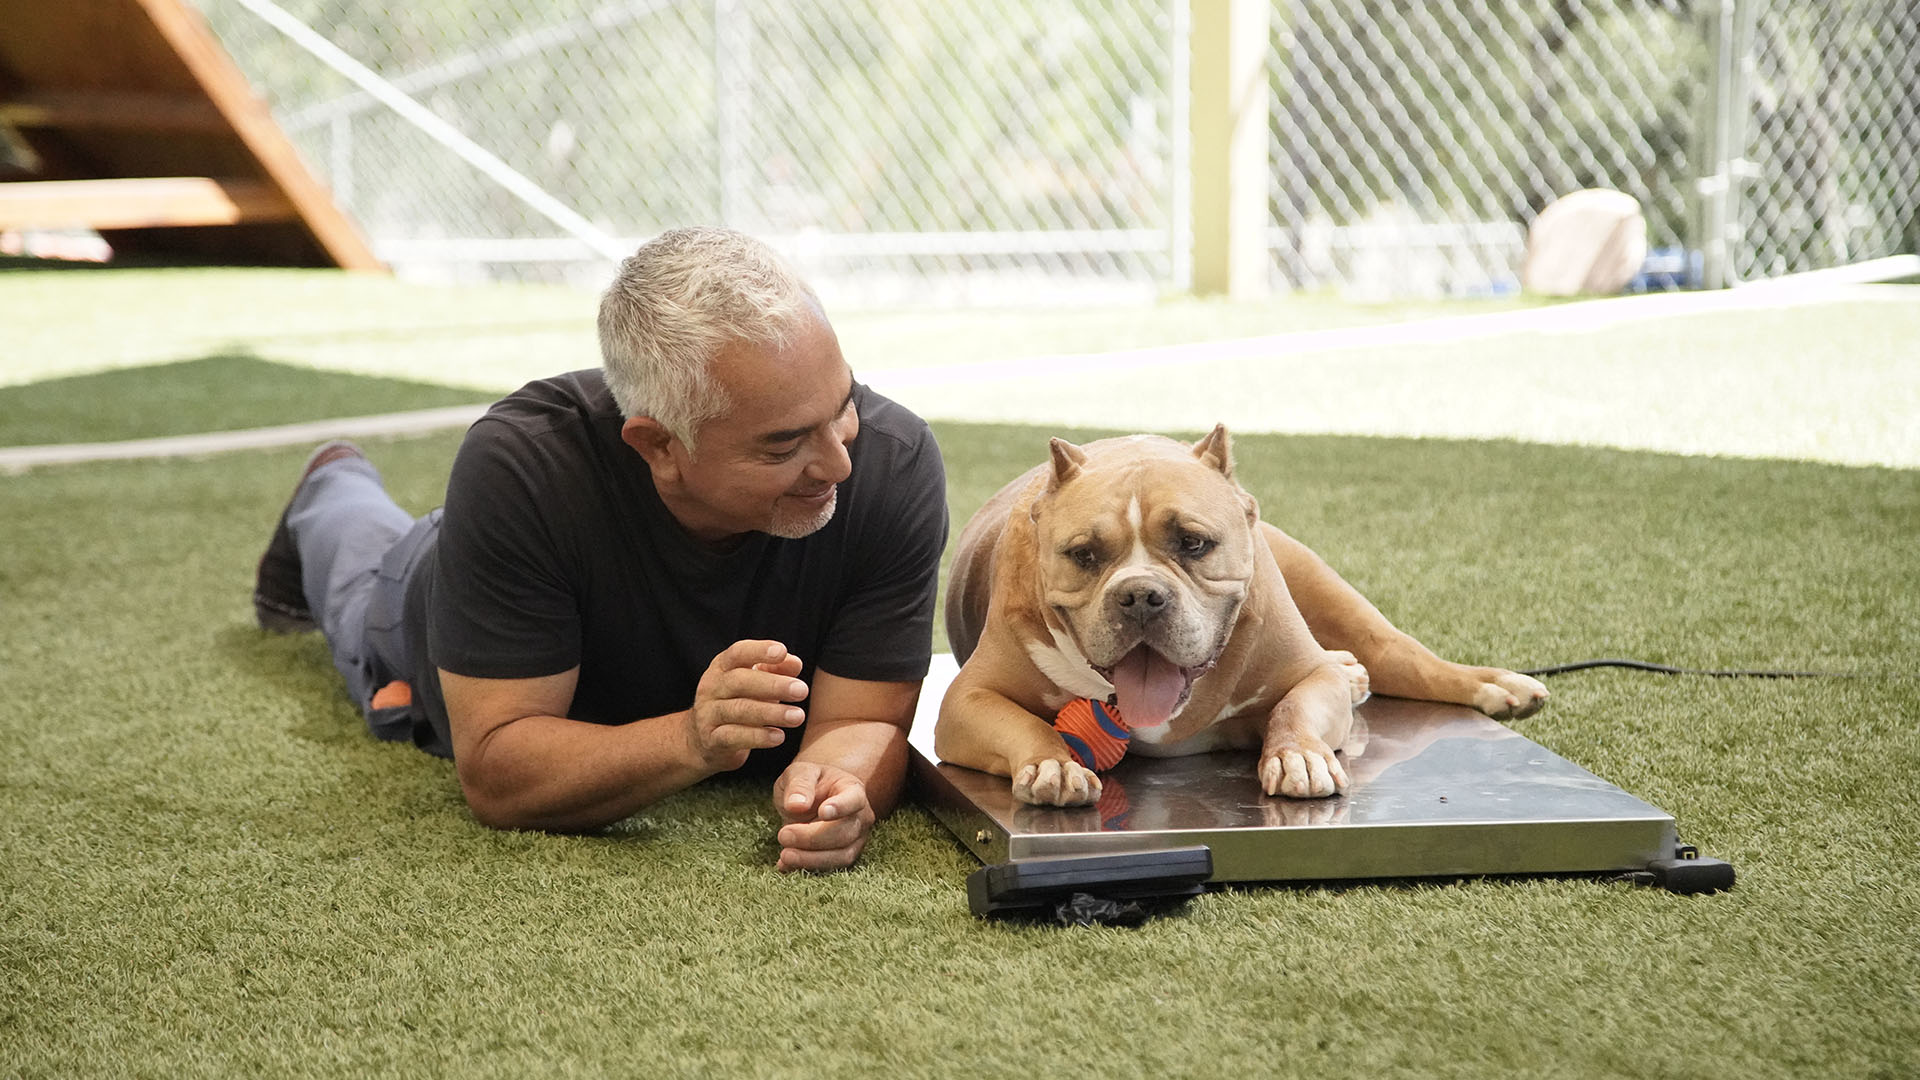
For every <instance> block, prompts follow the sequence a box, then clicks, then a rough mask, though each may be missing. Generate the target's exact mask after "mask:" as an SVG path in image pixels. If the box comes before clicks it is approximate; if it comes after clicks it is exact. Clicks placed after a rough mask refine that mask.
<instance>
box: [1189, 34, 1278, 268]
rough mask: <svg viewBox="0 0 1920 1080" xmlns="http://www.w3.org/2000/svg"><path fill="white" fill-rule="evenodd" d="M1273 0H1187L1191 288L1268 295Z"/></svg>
mask: <svg viewBox="0 0 1920 1080" xmlns="http://www.w3.org/2000/svg"><path fill="white" fill-rule="evenodd" d="M1271 5H1272V0H1192V7H1191V12H1192V14H1191V19H1192V21H1191V23H1190V27H1191V30H1190V38H1189V40H1190V42H1191V43H1192V44H1191V48H1192V52H1191V56H1192V68H1191V70H1192V78H1191V82H1190V85H1191V87H1192V98H1191V111H1190V117H1189V125H1190V130H1191V131H1192V139H1193V142H1192V151H1191V161H1192V176H1193V187H1192V201H1193V233H1192V236H1193V291H1194V293H1195V294H1197V295H1200V296H1210V295H1211V296H1221V295H1224V296H1229V297H1232V298H1234V299H1251V298H1257V297H1261V296H1265V295H1266V293H1267V273H1268V270H1267V263H1268V260H1267V244H1266V232H1267V168H1268V165H1267V36H1268V30H1269V26H1270V25H1271V24H1270V21H1269V20H1270V19H1271V15H1270V12H1271Z"/></svg>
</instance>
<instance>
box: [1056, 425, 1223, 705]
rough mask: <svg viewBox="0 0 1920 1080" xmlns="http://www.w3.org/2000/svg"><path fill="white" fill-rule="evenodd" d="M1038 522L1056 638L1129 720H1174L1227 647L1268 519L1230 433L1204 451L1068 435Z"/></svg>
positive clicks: (1217, 436) (1059, 444) (1215, 437)
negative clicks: (1082, 442)
mask: <svg viewBox="0 0 1920 1080" xmlns="http://www.w3.org/2000/svg"><path fill="white" fill-rule="evenodd" d="M1033 516H1034V525H1035V537H1036V540H1037V543H1038V552H1037V554H1038V557H1039V562H1040V578H1041V588H1042V594H1043V599H1044V600H1045V603H1046V605H1047V617H1048V621H1049V623H1050V624H1053V625H1054V628H1055V631H1056V639H1057V638H1058V637H1059V633H1060V631H1062V630H1064V632H1065V635H1066V637H1067V638H1069V639H1070V642H1071V645H1072V646H1074V647H1077V648H1078V650H1079V651H1080V653H1081V654H1082V655H1083V656H1084V657H1085V659H1086V661H1087V663H1088V664H1089V665H1090V666H1091V667H1092V668H1093V670H1094V671H1095V672H1096V673H1097V674H1098V675H1099V677H1100V678H1101V679H1103V680H1105V681H1106V682H1108V683H1109V684H1111V685H1112V687H1113V693H1114V694H1115V696H1116V698H1117V704H1118V705H1119V709H1120V713H1121V715H1122V716H1123V717H1125V718H1126V721H1127V723H1128V724H1129V726H1131V727H1134V728H1137V729H1152V728H1156V727H1158V726H1160V725H1161V724H1164V723H1166V722H1167V721H1168V720H1169V719H1171V718H1172V717H1173V716H1174V715H1175V714H1176V713H1178V712H1179V710H1180V709H1181V707H1182V706H1184V705H1185V704H1186V702H1187V698H1188V697H1189V695H1190V694H1191V692H1192V690H1193V682H1194V680H1195V679H1197V678H1199V677H1200V676H1201V675H1203V674H1205V673H1206V671H1207V670H1208V669H1209V668H1211V667H1212V666H1213V663H1214V661H1216V660H1217V659H1219V656H1220V653H1221V652H1222V651H1223V650H1224V649H1225V648H1226V645H1227V640H1228V638H1229V637H1230V636H1231V635H1232V632H1233V626H1234V622H1235V620H1236V619H1237V618H1238V617H1239V613H1240V607H1241V604H1242V603H1243V602H1244V601H1245V600H1246V597H1247V589H1248V584H1249V582H1250V580H1251V579H1252V576H1253V569H1254V545H1255V543H1256V535H1255V532H1254V529H1255V525H1256V522H1257V521H1258V517H1259V511H1258V507H1257V506H1256V505H1255V503H1254V500H1253V497H1252V496H1251V495H1248V494H1247V493H1246V492H1245V491H1243V490H1241V488H1240V486H1239V485H1238V484H1236V483H1235V482H1234V481H1233V478H1232V459H1231V455H1230V452H1229V449H1228V446H1227V436H1226V432H1225V430H1224V429H1215V431H1214V433H1213V434H1212V435H1209V436H1208V437H1207V438H1206V439H1203V440H1201V442H1200V443H1199V444H1198V445H1196V446H1194V447H1192V448H1188V447H1186V446H1183V445H1181V444H1179V443H1176V442H1173V441H1172V440H1169V439H1162V438H1158V437H1153V436H1136V437H1134V438H1132V439H1127V440H1115V442H1114V443H1102V444H1095V445H1094V446H1092V447H1089V448H1088V449H1087V450H1082V449H1081V448H1079V447H1076V446H1074V445H1073V444H1071V443H1067V442H1064V441H1062V440H1059V439H1056V440H1054V445H1053V475H1052V477H1050V478H1049V481H1048V490H1047V491H1046V493H1045V494H1043V495H1042V496H1041V497H1040V498H1039V499H1037V500H1036V501H1035V502H1034V505H1033ZM1062 644H1063V645H1064V644H1066V643H1064V642H1063V643H1062Z"/></svg>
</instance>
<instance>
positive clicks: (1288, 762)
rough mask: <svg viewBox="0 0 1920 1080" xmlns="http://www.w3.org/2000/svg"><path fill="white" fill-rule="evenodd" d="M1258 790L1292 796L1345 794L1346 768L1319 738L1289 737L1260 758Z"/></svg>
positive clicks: (1296, 797)
mask: <svg viewBox="0 0 1920 1080" xmlns="http://www.w3.org/2000/svg"><path fill="white" fill-rule="evenodd" d="M1260 790H1262V791H1265V792H1266V793H1267V794H1269V795H1285V796H1287V797H1288V798H1293V799H1319V798H1324V797H1325V796H1328V795H1344V794H1346V793H1347V770H1346V768H1345V767H1344V766H1342V765H1341V764H1340V758H1339V757H1338V755H1336V754H1335V753H1334V752H1333V750H1332V749H1331V748H1329V747H1328V746H1327V744H1326V743H1324V742H1321V741H1320V740H1319V739H1313V738H1302V739H1294V740H1290V741H1289V742H1287V743H1286V744H1283V745H1281V746H1278V747H1274V748H1272V749H1270V750H1268V751H1267V752H1266V753H1264V754H1262V755H1261V757H1260Z"/></svg>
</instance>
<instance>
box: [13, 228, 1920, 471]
mask: <svg viewBox="0 0 1920 1080" xmlns="http://www.w3.org/2000/svg"><path fill="white" fill-rule="evenodd" d="M1916 274H1920V255H1895V256H1891V257H1888V258H1885V259H1875V260H1871V261H1869V262H1864V263H1859V264H1856V265H1853V266H1841V267H1835V268H1833V269H1830V270H1815V271H1811V272H1808V273H1804V274H1793V275H1789V276H1787V277H1782V278H1774V279H1772V280H1768V281H1760V282H1755V283H1753V284H1750V285H1741V286H1736V287H1735V288H1731V289H1725V290H1722V291H1720V292H1682V293H1648V294H1644V295H1640V296H1621V297H1605V298H1601V299H1596V300H1583V301H1578V302H1575V303H1570V304H1559V305H1555V306H1552V307H1545V308H1530V309H1527V310H1523V311H1504V312H1496V313H1492V314H1486V315H1447V316H1441V317H1439V318H1434V319H1420V320H1415V321H1411V322H1403V323H1393V324H1389V325H1385V326H1363V327H1349V328H1345V329H1335V330H1307V331H1301V332H1299V333H1292V334H1274V335H1270V336H1267V337H1256V338H1244V339H1241V340H1238V341H1217V342H1206V343H1201V344H1194V345H1166V346H1160V347H1157V348H1150V349H1128V350H1121V351H1118V352H1111V353H1085V354H1073V355H1062V356H1050V357H1028V358H1022V359H1011V360H994V361H988V362H985V363H980V364H947V365H941V366H937V367H925V368H912V369H905V370H898V371H876V372H872V373H871V375H870V376H863V377H862V378H863V380H864V381H865V382H866V383H867V384H868V385H870V386H872V387H873V388H874V389H875V390H878V391H880V392H881V393H883V394H887V395H889V396H900V395H899V393H898V392H899V391H910V390H913V389H917V388H922V387H929V386H939V385H942V384H952V383H969V382H977V381H981V380H989V379H996V378H1006V377H1011V376H1029V377H1031V376H1044V375H1061V374H1072V373H1075V372H1098V373H1105V374H1111V373H1113V372H1115V371H1119V370H1128V369H1137V368H1146V367H1178V366H1184V365H1188V364H1200V363H1206V362H1208V361H1214V360H1233V359H1249V360H1251V359H1262V360H1272V359H1274V358H1276V357H1282V356H1297V355H1301V354H1305V353H1315V352H1332V351H1339V350H1350V349H1375V348H1384V347H1392V346H1406V345H1433V344H1445V343H1449V342H1459V341H1473V340H1478V339H1483V338H1489V337H1498V336H1501V335H1505V334H1515V333H1527V332H1532V333H1542V334H1578V333H1586V332H1590V331H1592V330H1597V329H1602V328H1606V327H1612V326H1618V325H1621V324H1624V323H1633V322H1644V321H1648V320H1652V319H1661V318H1668V317H1672V316H1678V315H1692V314H1697V313H1702V312H1714V311H1752V310H1761V309H1771V308H1780V307H1793V306H1800V305H1806V304H1820V303H1829V302H1832V301H1836V300H1846V299H1853V298H1861V297H1868V296H1873V295H1877V292H1876V290H1874V289H1873V287H1872V285H1871V283H1872V282H1877V281H1887V280H1893V279H1898V278H1904V277H1912V276H1914V275H1916ZM486 408H487V407H486V406H485V405H455V406H449V407H447V408H441V409H421V410H416V411H413V412H403V413H389V414H386V415H383V416H356V417H345V418H341V419H337V420H316V421H312V422H308V423H300V424H285V425H281V426H278V427H266V428H251V429H248V430H245V431H219V432H209V433H207V434H204V435H179V436H173V437H169V438H159V439H129V440H126V441H123V442H109V443H71V444H53V445H46V446H16V447H0V473H10V474H17V473H23V472H26V471H27V470H29V469H33V468H36V467H40V466H46V465H72V464H79V463H83V462H89V461H125V460H135V459H148V458H177V457H205V456H208V455H211V454H220V453H227V452H230V451H234V450H264V449H276V448H280V447H287V446H303V445H305V446H311V445H315V444H318V443H321V442H324V441H326V440H327V439H338V438H355V437H358V438H380V437H395V436H406V435H419V434H426V433H428V432H433V431H444V430H447V429H450V428H460V427H466V426H468V425H470V424H472V423H473V421H474V420H476V419H478V418H479V417H480V415H481V414H482V413H484V412H485V411H486Z"/></svg>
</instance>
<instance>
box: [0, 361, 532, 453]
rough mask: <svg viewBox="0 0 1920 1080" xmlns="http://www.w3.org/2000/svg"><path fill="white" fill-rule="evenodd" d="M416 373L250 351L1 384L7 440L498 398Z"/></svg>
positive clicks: (58, 439)
mask: <svg viewBox="0 0 1920 1080" xmlns="http://www.w3.org/2000/svg"><path fill="white" fill-rule="evenodd" d="M496 396H498V395H495V394H491V393H486V392H482V391H475V390H462V389H457V388H454V387H448V386H439V385H436V384H433V383H423V382H416V381H413V380H409V379H389V378H377V377H367V376H359V375H347V374H342V373H340V372H332V371H316V370H314V369H311V368H301V367H290V366H288V365H285V364H275V363H271V362H269V361H266V360H262V359H260V358H259V357H255V356H247V355H232V354H230V355H221V356H207V357H202V358H200V359H198V360H182V361H178V362H175V363H169V364H154V365H150V366H146V367H135V368H128V369H125V370H121V371H108V372H94V373H91V374H87V375H70V376H67V377H66V378H61V379H46V380H43V381H40V382H32V383H26V384H24V385H20V386H0V446H32V445H36V444H45V443H77V442H105V441H110V440H115V439H146V438H157V437H160V436H166V435H192V434H197V433H200V432H207V431H231V430H237V429H241V428H252V427H269V426H272V425H275V424H295V423H299V422H301V421H305V420H327V419H332V418H334V417H339V416H357V415H361V414H364V413H373V412H403V411H405V410H408V409H429V408H433V407H435V406H440V405H462V404H469V403H474V402H485V401H490V400H492V399H493V398H494V397H496Z"/></svg>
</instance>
